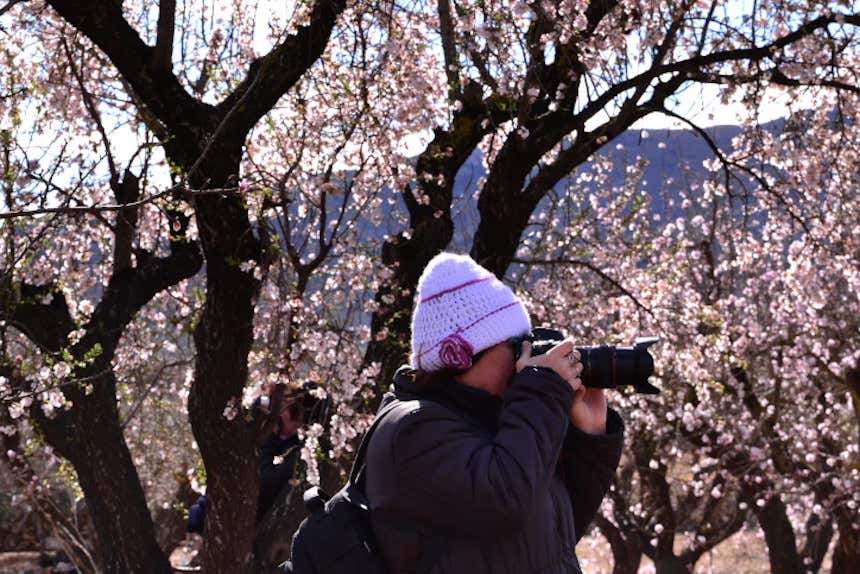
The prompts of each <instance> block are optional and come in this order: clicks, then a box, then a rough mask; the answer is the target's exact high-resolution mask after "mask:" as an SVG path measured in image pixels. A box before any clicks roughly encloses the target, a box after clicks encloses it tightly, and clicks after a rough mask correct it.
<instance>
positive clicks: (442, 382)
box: [386, 366, 503, 430]
mask: <svg viewBox="0 0 860 574" xmlns="http://www.w3.org/2000/svg"><path fill="white" fill-rule="evenodd" d="M416 375H417V371H415V370H414V369H412V368H410V367H408V366H404V367H401V368H400V369H399V370H398V371H397V373H396V374H395V375H394V384H393V385H392V394H393V397H392V398H396V399H398V400H401V401H408V400H414V399H426V400H430V401H434V402H437V403H440V404H442V405H444V406H446V407H448V408H450V409H452V410H455V411H458V412H460V413H463V414H464V415H466V416H467V417H469V418H472V419H474V420H475V421H477V422H478V423H480V424H481V426H483V427H485V428H487V429H488V430H495V429H496V426H497V424H498V419H499V415H500V414H501V411H502V405H503V402H502V399H501V398H499V397H497V396H495V395H492V394H490V393H488V392H486V391H484V390H482V389H476V388H474V387H470V386H468V385H463V384H461V383H458V382H457V381H455V380H454V379H453V378H450V377H446V378H442V379H438V380H436V381H435V382H434V383H433V384H431V385H424V386H422V385H419V384H417V383H416V382H415V379H416ZM386 402H388V401H386Z"/></svg>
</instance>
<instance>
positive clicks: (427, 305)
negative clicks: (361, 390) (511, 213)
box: [412, 253, 531, 371]
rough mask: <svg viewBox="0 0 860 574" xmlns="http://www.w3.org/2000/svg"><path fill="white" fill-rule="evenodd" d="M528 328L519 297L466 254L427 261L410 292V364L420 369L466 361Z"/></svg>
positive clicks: (461, 367) (466, 363) (467, 363)
mask: <svg viewBox="0 0 860 574" xmlns="http://www.w3.org/2000/svg"><path fill="white" fill-rule="evenodd" d="M530 330H531V323H530V322H529V316H528V313H527V312H526V309H525V306H524V305H523V302H522V301H521V300H520V299H519V297H517V296H516V295H514V292H513V291H511V289H510V288H509V287H508V286H507V285H505V284H504V283H502V282H501V281H499V280H498V279H497V278H496V276H495V275H493V274H492V273H490V272H489V271H488V270H487V269H485V268H483V267H481V266H480V265H478V264H477V263H476V262H475V261H474V260H473V259H472V258H471V257H469V256H467V255H456V254H453V253H440V254H439V255H437V256H436V257H434V258H433V259H431V260H430V263H428V264H427V267H426V268H425V269H424V272H423V273H422V274H421V278H420V279H419V280H418V290H417V293H416V294H415V309H414V312H413V314H412V367H413V368H415V369H420V370H422V371H435V370H438V369H443V368H454V369H457V370H460V371H463V370H466V369H468V368H469V367H471V366H472V357H473V356H474V355H475V354H477V353H480V352H481V351H483V350H484V349H488V348H490V347H492V346H493V345H497V344H498V343H501V342H503V341H505V340H507V339H510V338H511V337H519V336H522V335H525V334H528V332H529V331H530Z"/></svg>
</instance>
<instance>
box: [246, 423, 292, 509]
mask: <svg viewBox="0 0 860 574" xmlns="http://www.w3.org/2000/svg"><path fill="white" fill-rule="evenodd" d="M301 447H302V442H301V440H299V436H298V435H297V434H293V435H290V436H283V435H281V434H279V433H278V432H274V433H272V434H271V435H270V436H269V437H268V438H267V439H266V440H265V441H264V442H263V444H262V445H260V495H259V497H258V498H257V520H260V519H261V518H263V516H265V514H266V512H267V511H268V510H269V508H271V506H272V504H274V502H275V500H276V499H277V498H278V494H279V493H280V492H281V489H283V488H285V487H287V486H288V485H289V481H290V479H291V478H293V476H295V475H296V468H297V466H298V465H299V464H300V459H301V452H302V448H301ZM278 456H280V457H283V460H282V461H281V462H280V463H278V464H275V457H278Z"/></svg>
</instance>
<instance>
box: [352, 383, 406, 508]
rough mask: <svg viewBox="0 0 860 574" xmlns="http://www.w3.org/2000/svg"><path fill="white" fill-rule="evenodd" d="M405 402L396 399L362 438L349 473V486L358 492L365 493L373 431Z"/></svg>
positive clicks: (383, 408)
mask: <svg viewBox="0 0 860 574" xmlns="http://www.w3.org/2000/svg"><path fill="white" fill-rule="evenodd" d="M402 404H403V402H402V401H400V400H398V399H394V400H392V401H391V402H390V403H388V404H387V405H385V406H384V407H382V409H381V410H380V411H379V412H378V413H377V414H376V418H375V419H374V420H373V423H372V424H371V425H370V428H369V429H367V432H365V433H364V436H363V437H362V438H361V444H360V445H359V446H358V452H356V453H355V459H354V460H353V461H352V468H351V469H350V471H349V485H350V486H355V487H358V490H360V491H361V492H364V486H365V485H364V476H365V474H366V472H365V471H366V467H367V464H366V459H367V449H368V447H369V446H370V439H371V437H372V436H373V431H375V430H376V428H377V427H378V426H379V424H380V423H381V422H382V420H383V419H384V418H385V417H386V416H387V415H388V414H389V413H390V412H391V411H393V410H394V409H396V408H397V407H398V406H400V405H402Z"/></svg>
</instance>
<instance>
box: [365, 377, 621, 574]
mask: <svg viewBox="0 0 860 574" xmlns="http://www.w3.org/2000/svg"><path fill="white" fill-rule="evenodd" d="M409 374H410V371H409V370H408V369H401V370H400V371H399V372H398V374H397V376H396V377H395V383H394V389H393V392H390V393H389V394H388V395H386V398H385V399H384V402H383V405H386V404H388V403H390V402H391V401H394V400H396V401H400V402H401V405H399V406H397V407H395V408H394V410H393V412H391V413H389V414H388V415H387V416H386V417H385V419H384V420H383V422H382V423H381V424H380V426H379V428H378V429H377V430H376V431H375V433H374V435H373V438H372V440H371V442H370V445H369V447H368V460H367V483H366V484H367V495H368V498H369V500H370V505H371V522H372V526H373V530H374V533H375V535H376V537H377V540H378V541H379V544H380V546H381V548H382V553H383V555H384V557H385V560H386V562H387V564H388V567H389V569H390V571H391V572H392V573H394V574H399V573H404V572H408V573H412V572H416V570H418V569H419V566H420V569H424V568H425V567H426V565H427V564H428V562H429V563H432V564H434V565H435V566H434V567H433V568H432V570H430V571H431V572H433V573H435V574H506V573H509V574H528V573H538V572H539V573H541V574H570V573H580V572H581V570H580V568H579V564H578V562H577V559H576V555H575V552H574V547H575V545H576V542H577V541H578V540H579V538H580V537H581V536H582V534H583V533H584V532H585V529H586V528H587V526H588V524H589V523H590V522H591V520H592V518H593V517H594V514H595V513H596V511H597V509H598V507H599V506H600V502H601V500H602V499H603V496H604V494H605V493H606V491H607V490H608V488H609V485H610V483H611V482H612V477H613V475H614V473H615V469H616V467H617V465H618V461H619V459H620V456H621V447H622V442H623V426H624V425H623V422H622V421H621V418H620V417H619V416H618V414H617V413H616V412H615V411H612V410H609V412H608V417H607V424H606V434H604V435H589V434H586V433H584V432H582V431H580V430H578V429H576V428H575V427H573V426H572V425H571V424H570V421H569V419H568V412H569V411H570V408H571V405H572V403H573V394H574V393H573V389H572V388H571V386H570V385H569V384H568V383H567V382H566V381H565V380H564V379H562V378H561V377H560V376H558V375H557V374H556V373H555V372H554V371H551V370H549V369H544V368H536V367H527V368H525V369H523V370H522V371H521V372H520V373H518V374H517V375H515V377H514V379H513V382H512V383H511V385H510V386H509V388H508V389H507V391H506V392H505V394H504V397H503V398H499V397H496V396H494V395H492V394H490V393H487V392H485V391H483V390H481V389H477V388H473V387H469V386H466V385H462V384H460V383H457V382H456V381H454V380H450V379H443V380H441V381H438V382H436V383H434V384H433V385H430V386H429V387H426V388H421V387H419V386H418V385H417V384H416V383H414V382H413V381H412V378H411V377H410V376H409ZM416 399H425V400H420V401H419V400H416ZM425 561H426V562H425Z"/></svg>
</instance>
